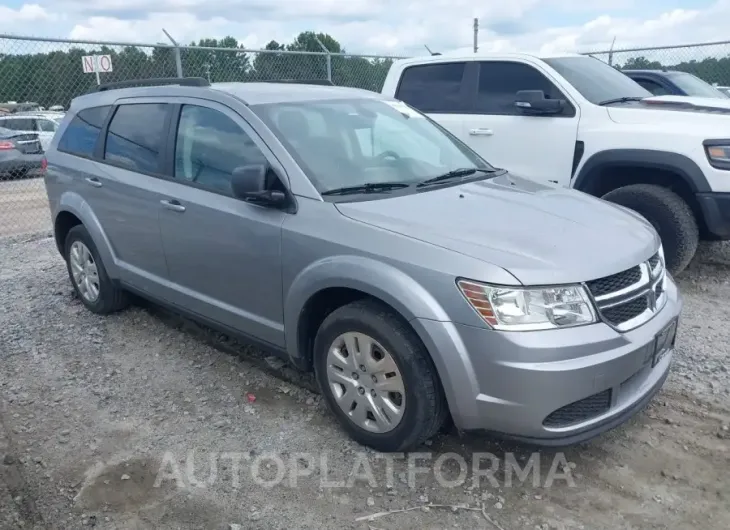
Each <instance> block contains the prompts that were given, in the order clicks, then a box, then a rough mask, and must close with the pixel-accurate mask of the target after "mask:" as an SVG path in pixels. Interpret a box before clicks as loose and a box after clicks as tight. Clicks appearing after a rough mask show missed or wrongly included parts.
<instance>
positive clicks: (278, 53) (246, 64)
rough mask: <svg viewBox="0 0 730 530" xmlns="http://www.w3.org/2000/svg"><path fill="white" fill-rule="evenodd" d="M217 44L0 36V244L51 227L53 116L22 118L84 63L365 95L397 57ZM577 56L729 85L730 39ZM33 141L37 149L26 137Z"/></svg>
mask: <svg viewBox="0 0 730 530" xmlns="http://www.w3.org/2000/svg"><path fill="white" fill-rule="evenodd" d="M171 40H172V39H171ZM218 44H219V46H217V47H206V46H178V45H177V44H175V43H174V42H173V43H172V44H166V43H161V44H136V43H125V42H94V41H67V40H61V39H47V38H34V37H18V36H12V35H2V34H0V237H2V236H6V235H12V234H21V233H30V232H38V231H43V230H47V229H50V217H49V214H48V209H47V202H46V195H45V188H44V186H43V180H42V179H41V178H38V175H39V174H40V172H39V171H38V169H39V167H40V163H41V162H40V158H41V157H42V149H43V148H44V147H46V146H47V145H48V142H49V141H50V138H51V137H52V136H53V130H54V127H55V125H54V123H53V122H54V121H57V117H58V116H60V114H57V115H53V114H44V115H38V116H31V115H29V114H28V110H29V109H41V108H42V109H53V108H56V107H61V108H63V109H67V108H68V105H69V103H70V102H71V100H72V99H73V98H74V97H76V96H79V95H81V94H84V93H86V92H88V91H90V90H92V89H93V88H94V86H95V85H96V83H97V74H96V73H94V72H90V73H84V62H83V61H84V59H83V58H84V57H88V56H109V59H110V61H109V63H110V64H109V65H107V64H106V63H104V64H102V65H101V66H102V68H99V66H100V65H99V63H98V62H96V63H94V68H96V69H101V70H102V71H101V72H99V73H98V82H101V83H109V82H114V81H124V80H130V79H149V78H156V77H175V76H186V77H203V78H205V79H208V80H209V81H211V82H221V81H243V82H245V81H269V80H272V81H273V80H283V79H299V80H307V79H312V80H314V79H317V80H330V81H332V82H333V83H334V84H336V85H340V86H349V87H356V88H364V89H368V90H374V91H379V90H380V89H381V87H382V85H383V82H384V80H385V77H386V75H387V72H388V69H389V68H390V65H391V64H392V61H393V60H394V59H397V58H399V57H383V56H376V55H352V54H339V53H327V52H324V51H322V52H311V51H288V50H283V49H277V50H246V49H243V48H240V47H237V43H236V42H235V40H233V39H223V40H222V41H219V42H218ZM226 44H229V46H226ZM320 46H322V45H321V43H320ZM586 53H587V54H588V55H592V56H594V57H597V58H598V59H601V60H603V61H605V62H607V63H609V64H612V65H614V66H616V67H618V68H623V69H626V68H651V69H658V68H667V69H676V70H682V71H685V72H689V73H692V74H695V75H696V76H698V77H700V78H701V79H704V80H705V81H707V82H709V83H715V84H718V85H721V86H730V41H728V42H712V43H705V44H697V45H687V46H665V47H658V48H634V49H623V50H613V51H610V50H604V51H595V52H586ZM88 66H90V65H88ZM107 66H111V68H108V67H107ZM87 69H88V68H87ZM36 133H37V135H38V137H39V138H38V142H39V143H40V144H41V145H40V147H39V146H38V143H34V140H33V139H32V135H33V134H36Z"/></svg>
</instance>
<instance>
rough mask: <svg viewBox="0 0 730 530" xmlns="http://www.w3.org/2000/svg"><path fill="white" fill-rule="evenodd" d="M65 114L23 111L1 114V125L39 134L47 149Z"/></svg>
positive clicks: (14, 129)
mask: <svg viewBox="0 0 730 530" xmlns="http://www.w3.org/2000/svg"><path fill="white" fill-rule="evenodd" d="M63 116H64V113H63V112H33V113H30V112H23V113H18V114H8V115H5V116H2V115H0V127H3V128H5V129H9V130H11V131H17V132H23V133H36V134H38V139H39V140H40V141H41V147H43V150H44V151H47V150H48V146H49V145H50V144H51V140H52V139H53V135H54V134H56V130H57V129H58V125H59V124H60V123H61V120H62V119H63Z"/></svg>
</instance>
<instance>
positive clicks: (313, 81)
mask: <svg viewBox="0 0 730 530" xmlns="http://www.w3.org/2000/svg"><path fill="white" fill-rule="evenodd" d="M261 83H291V84H295V85H325V86H335V84H334V83H333V82H332V81H330V80H329V79H266V80H263V81H261Z"/></svg>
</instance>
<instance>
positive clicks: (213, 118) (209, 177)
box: [175, 105, 266, 195]
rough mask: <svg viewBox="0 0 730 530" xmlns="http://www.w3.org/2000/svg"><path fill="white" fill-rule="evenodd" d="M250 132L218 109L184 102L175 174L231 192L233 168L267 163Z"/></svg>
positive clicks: (207, 186)
mask: <svg viewBox="0 0 730 530" xmlns="http://www.w3.org/2000/svg"><path fill="white" fill-rule="evenodd" d="M265 163H266V158H265V156H264V154H263V153H262V152H261V150H260V149H259V148H258V147H257V146H256V144H254V142H253V141H252V140H251V138H250V136H249V135H248V134H246V132H245V131H244V130H243V129H241V127H240V126H239V125H238V124H237V123H236V122H234V121H233V120H232V119H231V118H229V117H228V116H226V115H225V114H223V113H222V112H219V111H217V110H215V109H210V108H207V107H199V106H196V105H184V106H183V108H182V111H181V114H180V123H179V125H178V130H177V140H176V142H175V178H176V179H180V180H183V181H187V182H191V183H195V184H197V185H198V186H201V187H203V188H206V189H209V190H211V191H216V192H221V193H224V194H227V195H230V194H232V190H231V178H232V176H233V170H234V169H236V168H237V167H241V166H247V165H257V164H265Z"/></svg>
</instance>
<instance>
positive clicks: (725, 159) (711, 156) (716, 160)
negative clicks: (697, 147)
mask: <svg viewBox="0 0 730 530" xmlns="http://www.w3.org/2000/svg"><path fill="white" fill-rule="evenodd" d="M708 144H709V145H708ZM705 153H706V154H707V159H708V160H709V161H710V165H711V166H713V167H716V168H718V169H730V144H729V145H712V142H705Z"/></svg>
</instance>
